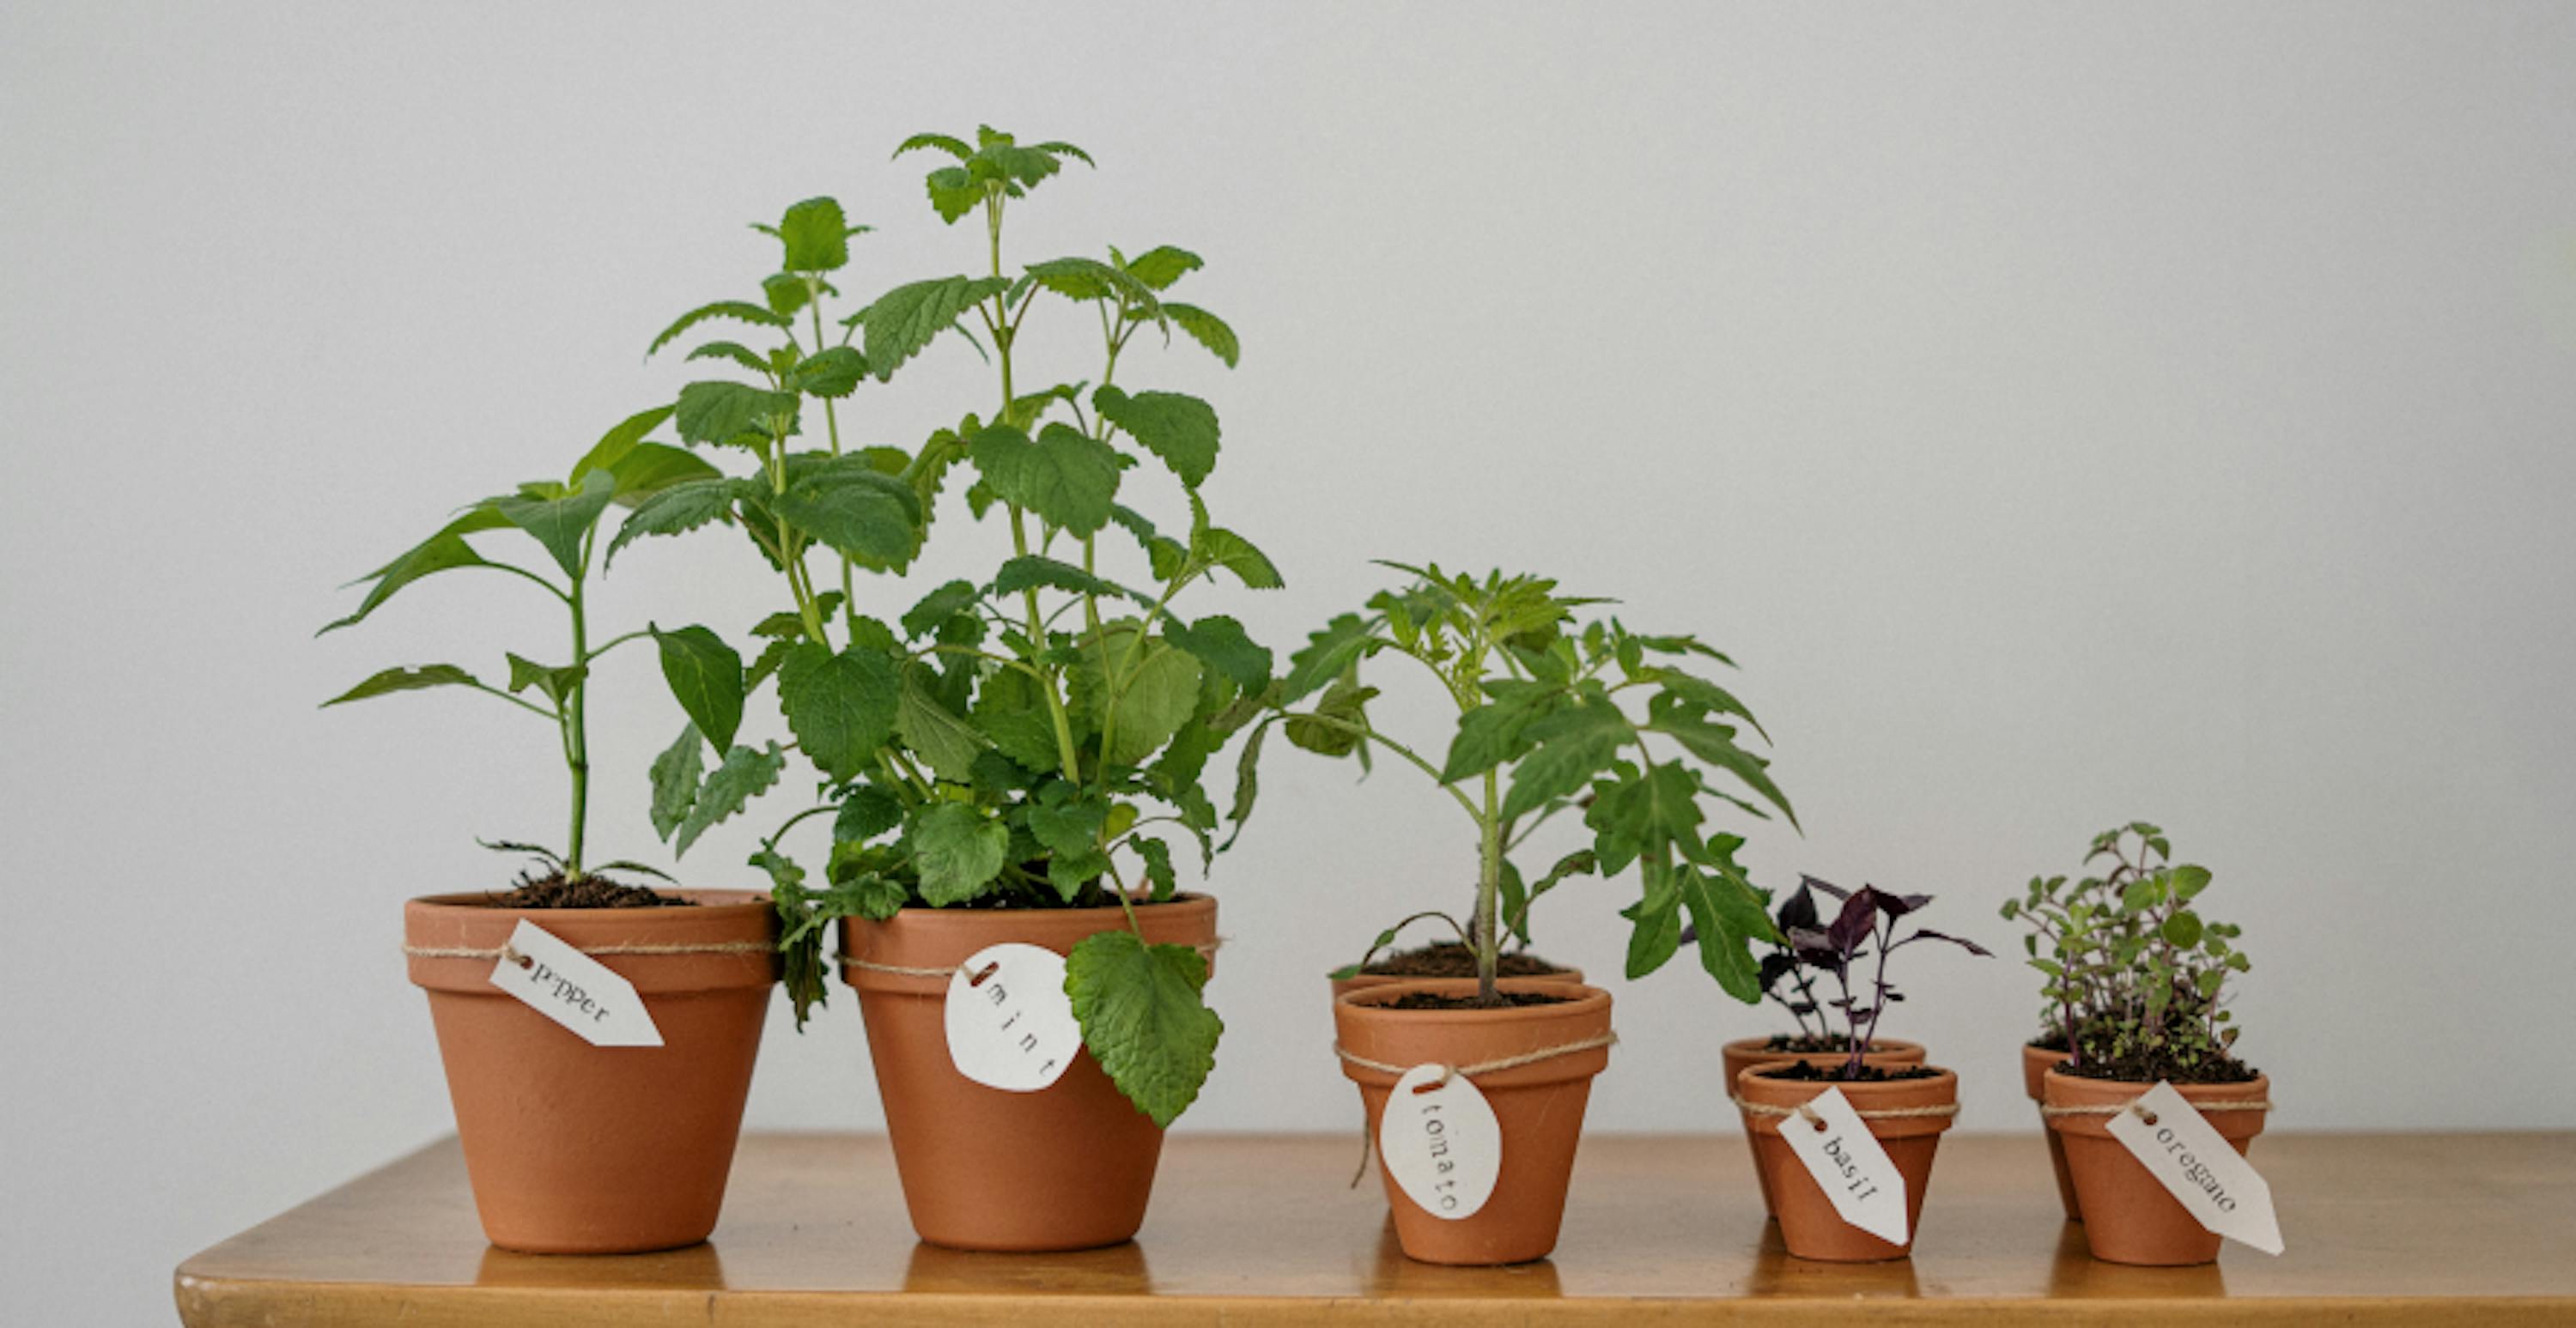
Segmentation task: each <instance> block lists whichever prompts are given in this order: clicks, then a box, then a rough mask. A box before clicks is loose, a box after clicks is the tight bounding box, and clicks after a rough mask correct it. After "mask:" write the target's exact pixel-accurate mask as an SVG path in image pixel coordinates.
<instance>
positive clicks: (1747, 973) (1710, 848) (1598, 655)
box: [1234, 563, 1797, 1004]
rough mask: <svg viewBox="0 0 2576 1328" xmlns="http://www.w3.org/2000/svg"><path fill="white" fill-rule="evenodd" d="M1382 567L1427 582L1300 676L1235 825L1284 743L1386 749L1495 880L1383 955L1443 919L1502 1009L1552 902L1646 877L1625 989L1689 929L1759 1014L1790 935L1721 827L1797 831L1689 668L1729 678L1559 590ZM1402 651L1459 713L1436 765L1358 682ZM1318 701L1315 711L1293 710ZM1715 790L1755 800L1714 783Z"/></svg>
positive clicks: (1729, 707)
mask: <svg viewBox="0 0 2576 1328" xmlns="http://www.w3.org/2000/svg"><path fill="white" fill-rule="evenodd" d="M1385 565H1386V566H1389V567H1392V568H1394V569H1395V570H1397V571H1400V572H1403V573H1405V574H1407V575H1409V576H1411V577H1412V578H1413V582H1412V584H1410V585H1409V586H1406V587H1405V588H1403V589H1400V590H1393V591H1386V592H1381V593H1380V594H1378V595H1376V596H1374V597H1372V598H1371V599H1370V600H1369V601H1368V604H1367V606H1366V607H1367V610H1368V611H1367V612H1366V613H1349V614H1343V615H1341V616H1339V617H1337V618H1335V619H1333V620H1332V622H1331V623H1330V624H1328V625H1327V626H1326V627H1324V629H1323V630H1321V631H1319V632H1316V633H1315V634H1314V635H1313V636H1312V637H1310V638H1309V640H1308V643H1307V645H1306V647H1305V649H1303V650H1301V651H1299V652H1297V654H1296V655H1295V656H1294V657H1293V658H1292V659H1291V661H1290V665H1291V667H1290V669H1289V672H1288V675H1287V677H1286V678H1285V679H1283V680H1282V682H1281V685H1280V688H1279V691H1278V693H1277V695H1276V697H1275V698H1274V707H1275V708H1274V709H1273V711H1272V712H1271V713H1270V714H1269V715H1267V716H1266V717H1264V718H1263V719H1262V720H1261V722H1260V723H1259V724H1258V725H1257V726H1255V727H1254V729H1253V730H1252V732H1251V734H1250V736H1249V737H1247V738H1246V740H1245V743H1244V749H1243V754H1242V757H1241V775H1240V778H1239V780H1238V783H1237V790H1236V802H1235V807H1234V815H1235V819H1236V820H1237V821H1238V823H1239V822H1240V821H1241V819H1242V818H1243V817H1244V816H1245V815H1247V814H1249V812H1250V810H1251V807H1252V803H1253V800H1254V798H1255V797H1256V796H1257V794H1258V788H1259V786H1258V784H1257V782H1256V780H1255V763H1256V762H1257V761H1258V760H1259V759H1260V753H1261V746H1262V742H1263V739H1264V737H1265V736H1266V735H1267V733H1268V732H1269V730H1270V728H1271V727H1272V726H1273V725H1278V726H1282V727H1283V728H1284V729H1285V732H1286V734H1287V737H1288V741H1289V742H1291V743H1293V744H1295V745H1296V746H1298V747H1301V748H1303V749H1305V750H1308V751H1312V752H1317V753H1319V754H1322V755H1326V756H1335V757H1342V756H1348V757H1355V758H1356V759H1358V760H1360V761H1362V762H1363V763H1366V762H1367V761H1368V760H1369V759H1370V753H1371V749H1372V748H1376V747H1382V748H1384V749H1386V750H1387V751H1389V752H1392V753H1394V754H1395V755H1396V756H1398V757H1399V758H1401V759H1403V760H1404V761H1405V762H1406V763H1407V764H1409V765H1412V766H1413V767H1415V768H1416V769H1418V770H1420V771H1422V773H1424V774H1426V775H1428V776H1430V777H1431V779H1432V780H1433V782H1435V783H1437V784H1438V785H1439V786H1440V787H1441V789H1442V791H1443V792H1445V793H1447V794H1448V795H1449V798H1450V800H1451V801H1452V802H1453V803H1455V804H1456V805H1457V807H1458V809H1459V810H1460V811H1461V812H1462V813H1464V814H1465V816H1466V817H1467V819H1468V821H1469V822H1470V823H1471V824H1472V825H1473V826H1474V827H1475V832H1476V838H1477V845H1478V848H1477V860H1478V865H1479V872H1478V878H1477V885H1476V895H1475V902H1474V907H1473V911H1472V912H1471V913H1470V915H1469V917H1468V919H1467V920H1466V921H1464V922H1461V921H1460V920H1458V919H1456V918H1454V917H1451V916H1449V915H1448V914H1446V913H1442V912H1439V911H1437V910H1434V911H1429V912H1423V913H1416V914H1413V915H1412V916H1410V917H1407V918H1405V919H1403V920H1401V921H1399V922H1397V923H1396V924H1395V926H1393V927H1389V928H1388V929H1386V931H1384V932H1382V933H1380V935H1379V936H1378V939H1377V942H1376V944H1375V945H1373V946H1372V947H1371V948H1370V950H1369V954H1370V955H1371V956H1373V955H1375V954H1376V952H1377V951H1378V950H1379V949H1383V948H1385V947H1386V946H1388V945H1391V944H1393V943H1394V941H1395V937H1396V935H1397V933H1398V932H1400V931H1401V930H1402V929H1403V928H1404V927H1406V926H1407V925H1409V924H1411V923H1413V922H1416V921H1422V920H1428V919H1439V920H1442V921H1446V922H1447V923H1448V924H1449V926H1450V927H1451V929H1452V930H1454V931H1456V932H1457V933H1458V934H1459V936H1460V938H1461V939H1462V940H1463V941H1465V942H1466V944H1467V945H1468V946H1469V947H1470V948H1471V949H1473V950H1474V951H1475V952H1476V977H1477V999H1478V1001H1479V1002H1482V1003H1488V1004H1490V1003H1492V1002H1493V1001H1494V1000H1495V996H1494V978H1495V969H1496V965H1497V962H1498V960H1499V958H1500V953H1501V944H1502V937H1503V935H1504V933H1505V931H1506V930H1509V931H1511V932H1512V933H1514V934H1517V935H1519V936H1520V937H1521V938H1522V939H1523V940H1524V941H1525V940H1526V939H1527V938H1528V934H1529V910H1530V906H1531V905H1532V904H1533V903H1534V902H1535V901H1536V900H1537V899H1538V898H1539V897H1540V896H1542V895H1545V894H1546V893H1547V892H1548V891H1549V890H1551V889H1553V888H1554V887H1556V886H1557V885H1558V884H1559V883H1561V882H1563V881H1565V880H1567V879H1569V878H1571V877H1575V876H1583V875H1599V876H1602V877H1612V876H1617V875H1618V874H1620V873H1621V872H1623V871H1625V870H1627V869H1628V868H1629V867H1630V866H1632V865H1633V866H1635V867H1636V868H1637V872H1638V877H1639V879H1640V882H1641V885H1642V897H1641V898H1640V899H1639V900H1638V901H1637V902H1636V903H1635V904H1632V905H1630V906H1629V907H1628V908H1627V909H1625V910H1623V916H1625V917H1627V918H1628V919H1629V920H1630V921H1631V922H1632V923H1633V924H1634V929H1633V930H1632V932H1631V933H1630V937H1629V944H1628V958H1627V972H1628V976H1629V977H1631V978H1637V977H1643V976H1645V975H1646V974H1648V973H1651V972H1653V971H1655V970H1656V969H1658V968H1660V967H1662V966H1663V964H1664V963H1665V961H1667V960H1669V959H1671V958H1672V957H1673V955H1674V954H1675V953H1677V952H1678V951H1679V949H1680V947H1681V944H1682V934H1683V919H1684V917H1685V915H1687V916H1688V918H1689V920H1690V923H1691V925H1692V928H1693V930H1694V932H1695V935H1696V938H1697V941H1698V946H1699V956H1700V962H1701V965H1702V966H1703V967H1705V968H1706V969H1707V970H1708V972H1709V974H1710V976H1712V977H1714V978H1716V979H1717V982H1718V984H1719V985H1720V986H1721V987H1723V988H1724V989H1725V990H1726V991H1727V993H1728V994H1730V995H1732V996H1734V997H1736V998H1737V999H1738V1000H1743V1001H1753V1000H1756V999H1758V998H1759V997H1760V994H1761V988H1760V986H1759V982H1758V977H1757V970H1756V967H1755V965H1754V962H1753V959H1752V956H1751V954H1750V953H1749V951H1748V949H1747V946H1748V943H1749V942H1750V941H1752V940H1754V939H1757V938H1762V939H1770V938H1775V936H1776V933H1775V932H1774V931H1773V929H1772V926H1771V920H1770V919H1769V918H1768V917H1767V916H1765V915H1764V913H1763V896H1762V895H1761V893H1760V892H1758V891H1756V890H1755V889H1754V888H1753V886H1752V885H1751V884H1750V883H1749V882H1747V881H1746V880H1745V877H1744V872H1743V870H1742V868H1740V867H1739V866H1737V864H1736V862H1735V851H1736V849H1737V848H1738V847H1739V846H1741V845H1742V844H1743V842H1744V841H1743V839H1742V838H1741V837H1740V836H1737V835H1733V834H1726V833H1715V834H1712V833H1710V831H1709V829H1708V828H1707V827H1706V826H1705V824H1704V822H1705V820H1706V819H1707V817H1706V810H1705V809H1706V808H1707V806H1708V805H1709V804H1712V803H1724V804H1727V805H1729V806H1732V807H1735V808H1737V809H1740V810H1742V811H1745V812H1747V813H1750V814H1751V815H1753V816H1756V817H1763V818H1767V817H1768V815H1769V813H1768V812H1766V811H1765V810H1764V809H1763V808H1764V806H1766V805H1767V806H1769V807H1771V808H1775V809H1777V810H1778V811H1779V813H1780V814H1781V815H1782V816H1785V817H1788V818H1789V820H1790V823H1791V824H1792V825H1795V824H1796V821H1797V818H1796V815H1795V813H1794V812H1792V811H1791V810H1790V807H1789V800H1788V798H1787V796H1786V795H1785V794H1783V793H1782V792H1781V791H1780V789H1779V787H1778V785H1776V784H1774V783H1773V782H1772V779H1771V776H1770V774H1769V773H1768V765H1769V762H1767V761H1766V760H1764V759H1763V758H1762V757H1759V756H1756V755H1754V754H1753V753H1751V752H1748V751H1746V750H1745V749H1744V748H1743V747H1742V746H1740V745H1738V743H1737V741H1736V735H1737V732H1738V728H1737V725H1736V724H1735V723H1733V722H1729V721H1740V722H1741V723H1742V724H1745V725H1750V726H1752V727H1753V728H1754V730H1755V731H1756V732H1757V733H1758V732H1760V731H1761V729H1760V725H1759V724H1758V723H1756V722H1755V721H1754V719H1753V716H1752V714H1751V713H1750V712H1748V711H1747V710H1746V709H1745V708H1744V706H1743V704H1742V703H1741V702H1739V701H1737V700H1736V699H1735V697H1734V696H1733V695H1732V694H1730V693H1729V692H1727V691H1726V689H1724V688H1722V687H1720V686H1718V685H1717V684H1716V683H1714V682H1711V681H1710V680H1708V679H1707V678H1705V677H1702V676H1700V675H1699V674H1695V673H1692V672H1690V671H1689V670H1688V669H1686V668H1684V667H1682V663H1681V661H1684V660H1687V659H1690V658H1692V657H1698V658H1704V659H1710V660H1714V661H1716V662H1718V663H1720V664H1726V665H1729V666H1730V667H1731V666H1732V661H1730V660H1728V659H1727V658H1726V656H1724V655H1721V654H1719V653H1718V652H1716V651H1714V650H1711V649H1709V648H1708V647H1707V646H1704V645H1702V644H1700V643H1699V642H1698V641H1697V640H1695V639H1693V638H1691V637H1688V636H1651V635H1645V634H1641V633H1636V632H1631V631H1629V630H1628V629H1627V627H1625V626H1624V625H1622V624H1621V623H1620V622H1619V620H1618V619H1616V618H1604V619H1595V620H1593V621H1590V622H1581V623H1578V622H1577V620H1576V612H1577V610H1579V609H1582V608H1584V607H1586V606H1588V605H1593V604H1598V603H1602V602H1603V601H1601V600H1597V599H1584V598H1574V597H1567V596H1561V595H1558V594H1557V593H1556V583H1555V582H1554V581H1549V580H1544V579H1541V578H1537V577H1530V576H1509V577H1507V576H1504V575H1503V574H1502V573H1500V572H1495V573H1491V574H1489V575H1487V576H1485V577H1483V578H1481V579H1479V578H1476V577H1473V576H1465V575H1453V574H1450V573H1445V572H1442V571H1441V570H1440V569H1439V567H1438V566H1436V565H1434V566H1430V567H1411V566H1406V565H1404V564H1400V563H1388V564H1385ZM1389 653H1391V654H1393V655H1396V656H1399V657H1402V658H1404V659H1409V660H1411V661H1413V662H1414V663H1415V664H1418V665H1420V666H1421V667H1422V668H1424V669H1426V670H1428V671H1429V673H1430V675H1431V676H1432V677H1433V678H1434V679H1435V680H1436V681H1437V682H1438V683H1439V685H1440V687H1441V689H1442V690H1443V691H1444V692H1445V693H1446V695H1447V696H1448V698H1449V699H1450V701H1451V702H1453V703H1454V704H1455V705H1456V706H1457V710H1458V725H1457V730H1456V732H1455V733H1454V734H1453V735H1452V736H1451V738H1450V742H1449V749H1448V752H1447V754H1446V756H1445V757H1444V759H1442V760H1441V761H1439V762H1437V763H1435V762H1433V761H1432V760H1431V759H1430V758H1428V757H1426V756H1424V755H1422V754H1420V753H1419V752H1417V751H1416V750H1415V749H1414V748H1412V747H1409V746H1406V745H1405V744H1403V743H1401V742H1399V741H1397V740H1396V739H1394V738H1391V737H1389V736H1387V735H1386V734H1384V733H1382V732H1380V731H1379V730H1378V729H1377V728H1376V727H1375V726H1374V725H1373V724H1372V723H1371V722H1370V719H1369V716H1368V705H1369V703H1370V702H1371V701H1373V700H1375V699H1376V697H1377V696H1378V694H1379V691H1378V689H1377V688H1376V687H1373V686H1369V685H1367V684H1365V683H1363V681H1362V679H1361V666H1362V664H1363V663H1364V662H1365V661H1368V660H1370V659H1372V658H1374V657H1376V656H1378V655H1381V654H1389ZM1310 697H1312V698H1314V699H1313V701H1312V703H1311V704H1310V705H1309V706H1308V708H1307V709H1304V710H1292V709H1290V708H1289V707H1292V706H1294V705H1296V704H1297V703H1299V702H1301V701H1306V700H1307V699H1308V698H1310ZM1639 699H1642V700H1643V702H1644V705H1643V714H1642V717H1641V716H1640V715H1638V714H1637V713H1634V712H1632V710H1630V709H1627V708H1623V700H1626V701H1629V702H1633V701H1635V700H1639ZM1765 736H1766V738H1767V735H1765ZM1694 763H1696V764H1694ZM1702 767H1706V768H1705V769H1703V768H1702ZM1712 775H1716V776H1723V777H1724V783H1725V784H1726V785H1727V786H1728V787H1740V788H1741V789H1742V790H1743V791H1744V795H1739V794H1737V793H1735V792H1730V791H1728V788H1722V787H1719V786H1717V785H1716V784H1713V783H1712ZM1757 799H1758V800H1759V801H1758V802H1757V801H1755V800H1757ZM1574 809H1580V810H1581V813H1582V818H1583V823H1584V825H1585V826H1586V828H1588V829H1589V830H1590V831H1591V832H1592V838H1591V844H1590V845H1589V846H1588V847H1585V848H1582V849H1579V850H1576V851H1574V852H1571V853H1568V854H1566V855H1564V856H1563V857H1561V858H1559V859H1558V860H1557V862H1556V863H1555V865H1554V866H1552V867H1550V868H1549V869H1548V870H1547V871H1546V872H1544V873H1542V874H1541V875H1540V876H1539V877H1538V878H1537V879H1536V880H1534V881H1532V880H1528V879H1527V878H1525V877H1524V876H1523V874H1522V873H1521V871H1520V869H1519V868H1518V867H1517V866H1516V865H1515V864H1514V863H1513V861H1512V854H1513V853H1514V852H1515V851H1517V850H1519V849H1521V848H1522V847H1523V846H1524V845H1525V844H1526V843H1527V842H1528V840H1529V838H1530V836H1531V835H1532V834H1533V833H1535V832H1536V831H1537V830H1538V829H1539V828H1540V827H1541V826H1543V825H1545V824H1546V823H1547V822H1549V821H1550V820H1552V819H1554V818H1555V817H1556V816H1558V815H1559V814H1560V813H1563V812H1566V811H1569V810H1574ZM1238 833H1240V826H1239V825H1238ZM1361 962H1362V963H1363V964H1365V963H1366V962H1367V959H1366V958H1365V957H1364V958H1363V959H1362V961H1361ZM1349 971H1355V970H1345V972H1349Z"/></svg>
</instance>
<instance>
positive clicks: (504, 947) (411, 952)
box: [402, 941, 777, 964]
mask: <svg viewBox="0 0 2576 1328" xmlns="http://www.w3.org/2000/svg"><path fill="white" fill-rule="evenodd" d="M776 948H777V947H775V946H773V945H771V944H770V943H769V942H767V941H706V942H701V943H694V944H686V945H676V944H675V945H577V946H574V947H573V949H575V950H576V951H578V952H580V953H582V954H586V955H592V956H598V955H640V956H658V955H698V954H755V953H758V954H767V953H769V952H770V951H772V950H774V949H776ZM402 952H403V954H404V955H405V956H406V957H408V958H412V959H506V960H509V961H510V962H511V963H514V964H516V963H519V962H521V961H522V960H525V959H526V958H527V956H526V955H524V954H521V953H520V952H519V951H518V950H517V949H516V948H515V947H513V946H512V945H510V944H509V943H508V942H507V941H504V942H502V943H501V944H499V945H496V946H493V947H491V948H489V949H484V948H479V947H476V946H471V945H406V946H404V947H403V948H402Z"/></svg>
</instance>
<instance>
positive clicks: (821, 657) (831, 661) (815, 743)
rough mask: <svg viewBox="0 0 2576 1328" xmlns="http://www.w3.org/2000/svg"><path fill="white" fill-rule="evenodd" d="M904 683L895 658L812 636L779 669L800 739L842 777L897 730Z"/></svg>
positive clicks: (781, 693)
mask: <svg viewBox="0 0 2576 1328" xmlns="http://www.w3.org/2000/svg"><path fill="white" fill-rule="evenodd" d="M902 688H903V684H902V680H901V679H900V678H898V677H897V676H896V675H895V666H894V661H893V660H891V659H889V658H887V657H886V656H885V655H884V654H883V653H881V652H878V651H874V650H869V649H866V648H864V647H860V646H852V647H850V648H849V649H846V650H843V651H842V652H841V653H839V654H837V655H836V654H833V653H831V652H830V651H828V650H826V649H824V648H823V647H822V646H819V645H816V644H814V643H812V642H806V643H803V644H801V645H798V646H796V647H795V648H794V649H792V650H790V651H788V652H787V661H786V663H784V664H782V665H780V666H779V670H778V702H779V705H780V706H781V707H782V708H783V709H785V710H786V712H787V728H788V730H789V731H790V732H792V733H794V734H795V735H796V745H797V746H798V747H800V748H802V749H803V750H804V752H805V755H806V757H807V758H808V759H810V760H811V761H813V762H814V765H815V766H816V768H818V769H820V770H821V771H822V772H823V773H824V774H826V775H828V776H830V777H831V778H832V779H833V780H834V781H835V782H839V783H848V782H849V781H850V780H852V779H855V778H857V777H858V775H859V772H860V771H862V770H865V769H866V768H867V767H868V765H869V763H870V762H871V761H872V760H873V759H874V758H875V756H876V753H877V749H879V748H881V747H883V746H885V744H886V741H887V740H888V739H890V738H892V737H893V736H894V733H895V721H896V717H897V713H898V711H899V708H900V701H899V698H900V696H901V694H902Z"/></svg>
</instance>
